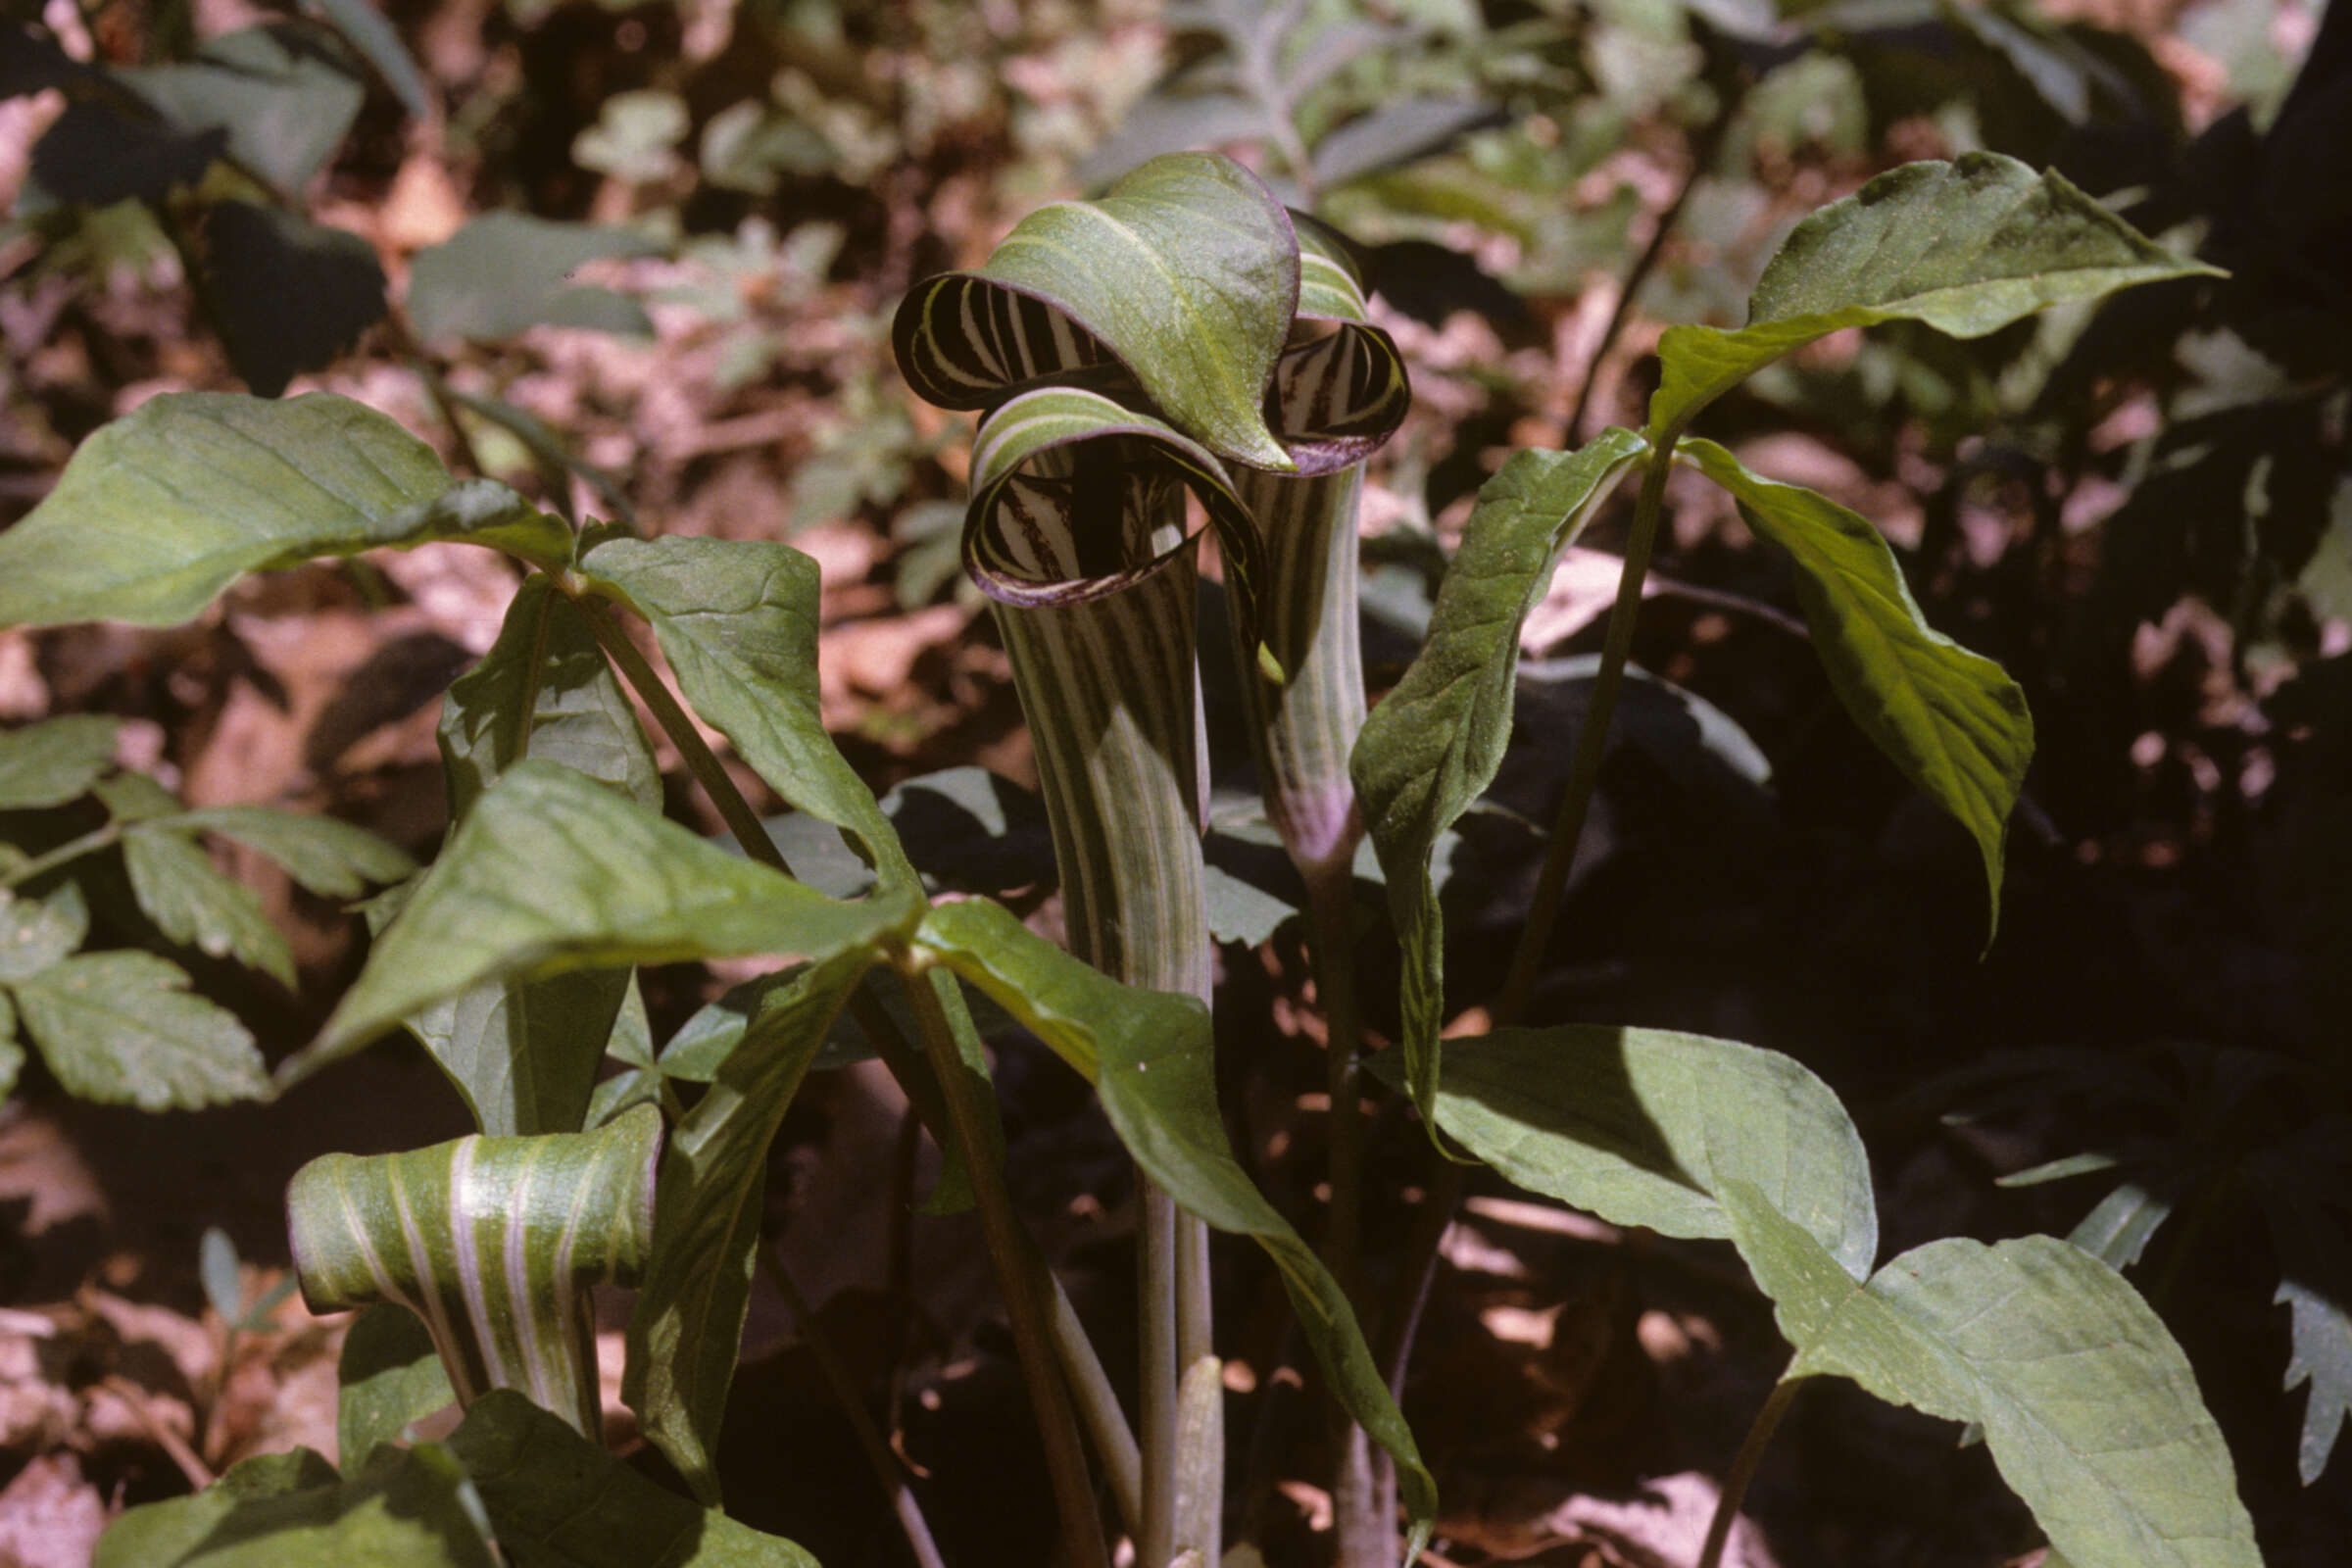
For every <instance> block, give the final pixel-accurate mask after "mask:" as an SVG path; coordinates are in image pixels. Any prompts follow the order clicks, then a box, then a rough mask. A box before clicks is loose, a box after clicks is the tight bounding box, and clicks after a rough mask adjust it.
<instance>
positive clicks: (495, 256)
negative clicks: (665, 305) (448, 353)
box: [408, 213, 662, 343]
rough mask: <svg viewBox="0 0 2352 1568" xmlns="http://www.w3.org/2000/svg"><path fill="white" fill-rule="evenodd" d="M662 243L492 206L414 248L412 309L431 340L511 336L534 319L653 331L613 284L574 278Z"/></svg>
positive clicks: (420, 332)
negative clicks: (592, 265) (435, 241)
mask: <svg viewBox="0 0 2352 1568" xmlns="http://www.w3.org/2000/svg"><path fill="white" fill-rule="evenodd" d="M661 248H662V247H661V246H660V245H659V244H658V243H657V242H655V241H653V240H650V239H648V238H646V237H645V236H644V235H642V234H638V233H635V232H633V231H632V230H629V229H625V228H606V227H598V226H595V225H592V224H587V223H560V222H556V221H552V220H549V219H544V218H533V217H530V216H529V215H527V214H523V213H485V214H483V215H482V216H481V217H479V218H476V219H474V220H473V221H470V222H468V223H467V224H466V226H465V227H464V228H461V229H459V230H458V232H457V233H456V234H454V235H452V236H451V237H450V238H449V239H448V240H446V241H445V242H443V243H442V244H439V245H435V246H432V247H430V248H429V249H426V250H421V251H418V252H417V259H416V261H415V262H414V263H412V264H411V267H410V271H409V296H408V312H409V320H410V323H411V324H412V325H413V326H414V327H415V328H416V331H417V338H418V339H419V340H421V341H422V342H425V343H444V342H449V341H452V340H455V339H460V338H499V337H513V336H514V335H515V334H516V333H518V332H521V331H523V330H524V329H526V328H528V327H533V326H538V325H541V324H543V323H544V324H547V325H551V326H588V327H596V328H599V329H600V330H603V331H607V332H620V333H633V334H637V335H651V333H652V332H653V323H652V321H650V320H648V319H647V318H646V314H645V308H644V307H643V306H641V305H639V304H638V303H637V302H636V301H634V300H632V299H629V298H628V297H627V296H625V295H621V294H615V293H613V291H612V290H611V289H607V288H594V287H589V286H587V285H583V284H574V283H572V282H571V281H570V278H571V274H572V273H573V272H574V271H576V270H579V268H581V267H582V266H584V265H585V264H587V263H589V262H594V261H601V260H604V259H605V258H608V257H615V256H648V255H652V254H654V253H655V252H657V251H659V250H660V249H661Z"/></svg>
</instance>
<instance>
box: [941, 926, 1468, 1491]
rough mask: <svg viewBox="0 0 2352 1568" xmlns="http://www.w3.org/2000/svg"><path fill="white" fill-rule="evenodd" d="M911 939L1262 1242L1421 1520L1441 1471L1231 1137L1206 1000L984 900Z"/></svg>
mask: <svg viewBox="0 0 2352 1568" xmlns="http://www.w3.org/2000/svg"><path fill="white" fill-rule="evenodd" d="M915 947H916V948H917V950H918V951H920V952H923V953H926V954H928V955H930V956H932V957H934V958H936V959H937V960H938V961H939V962H941V963H944V964H945V965H947V966H948V967H949V968H951V969H953V970H954V971H955V972H956V974H958V975H960V976H962V977H963V978H964V979H966V980H968V981H970V982H971V983H972V984H973V985H975V986H977V987H979V988H980V989H981V990H982V991H985V992H987V993H988V995H989V996H990V997H991V998H992V999H994V1000H995V1001H996V1002H997V1004H998V1005H1000V1006H1002V1007H1004V1008H1005V1010H1006V1011H1007V1012H1009V1013H1011V1014H1012V1015H1013V1016H1014V1017H1016V1018H1018V1019H1020V1020H1021V1022H1023V1023H1024V1024H1026V1025H1028V1026H1029V1028H1031V1029H1032V1030H1034V1031H1035V1032H1036V1033H1037V1035H1038V1037H1039V1038H1040V1039H1042V1040H1044V1041H1045V1042H1046V1044H1047V1045H1049V1046H1051V1047H1052V1048H1053V1049H1054V1052H1055V1053H1056V1054H1059V1055H1060V1056H1061V1057H1062V1059H1063V1060H1065V1061H1067V1062H1068V1063H1069V1064H1070V1065H1071V1066H1072V1067H1074V1068H1076V1069H1077V1070H1078V1071H1079V1072H1080V1073H1081V1074H1083V1075H1084V1076H1085V1077H1087V1078H1088V1079H1089V1080H1090V1081H1092V1082H1093V1083H1094V1085H1095V1089H1096V1092H1097V1094H1098V1095H1099V1096H1100V1097H1101V1099H1102V1102H1103V1112H1104V1114H1106V1115H1107V1116H1108V1117H1109V1118H1110V1124H1111V1126H1112V1127H1113V1128H1114V1129H1115V1130H1116V1131H1117V1132H1118V1135H1119V1139H1120V1142H1122V1143H1123V1144H1125V1145H1126V1146H1127V1151H1128V1152H1129V1153H1131V1154H1133V1155H1134V1156H1135V1161H1136V1163H1137V1165H1139V1166H1140V1167H1142V1169H1143V1171H1144V1173H1145V1174H1146V1175H1147V1176H1149V1177H1151V1179H1152V1181H1153V1182H1155V1183H1157V1184H1158V1185H1159V1186H1160V1187H1161V1188H1162V1189H1163V1190H1165V1191H1166V1192H1167V1193H1168V1194H1169V1195H1170V1196H1171V1197H1173V1198H1174V1199H1175V1200H1176V1201H1177V1202H1178V1203H1180V1204H1182V1205H1183V1206H1184V1207H1185V1208H1186V1209H1188V1210H1189V1211H1191V1212H1192V1213H1194V1214H1197V1215H1199V1216H1200V1217H1201V1219H1204V1220H1206V1221H1207V1222H1208V1223H1209V1224H1211V1225H1213V1226H1215V1227H1216V1228H1217V1229H1219V1230H1222V1231H1228V1232H1231V1233H1233V1234H1235V1235H1241V1236H1247V1237H1249V1238H1250V1239H1251V1240H1252V1241H1254V1242H1256V1243H1257V1244H1258V1245H1259V1246H1260V1247H1262V1248H1264V1249H1265V1250H1266V1252H1267V1255H1268V1256H1270V1257H1271V1258H1272V1259H1273V1260H1274V1265H1275V1268H1276V1270H1277V1271H1278V1272H1279V1273H1280V1274H1281V1276H1282V1283H1283V1288H1284V1289H1285V1290H1286V1291H1288V1292H1289V1293H1290V1297H1291V1301H1292V1304H1293V1306H1294V1307H1295V1308H1296V1309H1297V1311H1298V1314H1299V1324H1300V1326H1301V1327H1302V1329H1303V1330H1304V1332H1305V1334H1306V1338H1307V1343H1308V1344H1309V1346H1310V1347H1311V1348H1313V1350H1314V1352H1315V1357H1316V1359H1317V1360H1318V1361H1320V1362H1321V1363H1322V1366H1323V1370H1324V1374H1325V1376H1326V1377H1327V1378H1328V1379H1329V1380H1330V1383H1331V1387H1332V1388H1333V1390H1334V1391H1335V1392H1336V1393H1337V1395H1338V1397H1339V1398H1340V1399H1341V1401H1342V1402H1343V1403H1344V1404H1346V1405H1347V1407H1348V1412H1349V1413H1350V1414H1352V1415H1353V1416H1354V1417H1355V1419H1356V1420H1357V1421H1358V1422H1359V1423H1361V1424H1362V1426H1363V1428H1364V1430H1365V1431H1367V1432H1369V1433H1370V1434H1371V1435H1372V1438H1373V1440H1374V1441H1375V1442H1377V1443H1379V1444H1380V1446H1382V1447H1384V1448H1386V1449H1387V1450H1388V1451H1389V1453H1390V1454H1391V1455H1392V1456H1394V1457H1395V1459H1396V1461H1397V1479H1398V1483H1399V1486H1400V1488H1401V1490H1402V1492H1403V1495H1404V1499H1405V1504H1406V1507H1407V1508H1408V1509H1409V1510H1410V1512H1411V1514H1412V1517H1413V1519H1414V1521H1415V1528H1416V1532H1417V1533H1418V1532H1419V1531H1421V1530H1423V1529H1425V1528H1426V1526H1427V1522H1428V1521H1429V1520H1430V1519H1431V1518H1432V1517H1433V1515H1434V1513H1435V1510H1436V1506H1437V1488H1436V1484H1435V1482H1434V1481H1433V1480H1432V1479H1431V1477H1430V1474H1429V1472H1428V1470H1427V1469H1426V1468H1424V1467H1423V1465H1422V1463H1421V1457H1420V1451H1419V1449H1418V1448H1417V1447H1416V1446H1414V1443H1413V1436H1412V1433H1411V1431H1410V1430H1409V1429H1407V1428H1406V1426H1405V1424H1404V1418H1403V1416H1402V1415H1400V1414H1399V1413H1398V1412H1397V1406H1396V1403H1395V1401H1393V1400H1392V1399H1391V1398H1390V1397H1389V1391H1388V1389H1387V1387H1386V1385H1385V1384H1384V1383H1383V1382H1382V1380H1381V1376H1380V1372H1379V1369H1378V1368H1377V1367H1376V1366H1375V1365H1374V1364H1373V1360H1372V1355H1371V1351H1370V1350H1369V1348H1367V1347H1366V1346H1365V1344H1364V1338H1363V1331H1362V1330H1361V1328H1359V1327H1358V1326H1357V1324H1356V1321H1355V1315H1354V1313H1353V1311H1352V1310H1350V1308H1349V1307H1348V1299H1347V1297H1346V1295H1345V1294H1343V1293H1342V1292H1341V1290H1340V1288H1339V1285H1338V1283H1337V1282H1336V1281H1334V1280H1333V1279H1332V1277H1331V1275H1330V1273H1329V1272H1328V1271H1327V1270H1326V1269H1325V1268H1324V1267H1323V1264H1322V1262H1321V1260H1320V1259H1318V1258H1317V1257H1316V1256H1315V1254H1314V1252H1313V1250H1311V1249H1309V1248H1308V1247H1307V1246H1306V1244H1305V1243H1304V1242H1302V1241H1300V1240H1299V1233H1298V1232H1297V1231H1295V1230H1293V1229H1292V1228H1291V1224H1290V1221H1288V1220H1286V1219H1284V1218H1283V1217H1282V1215H1281V1213H1280V1212H1278V1211H1277V1210H1276V1209H1275V1208H1274V1206H1273V1205H1272V1204H1270V1203H1268V1202H1267V1201H1266V1200H1265V1198H1264V1197H1263V1196H1262V1195H1261V1194H1260V1193H1259V1192H1258V1190H1257V1189H1256V1187H1254V1186H1253V1185H1251V1183H1250V1178H1249V1176H1248V1175H1247V1174H1245V1173H1244V1172H1243V1170H1242V1168H1241V1166H1240V1165H1238V1164H1237V1163H1235V1161H1234V1158H1233V1154H1232V1152H1231V1149H1230V1147H1229V1146H1228V1145H1227V1143H1226V1141H1225V1127H1224V1122H1223V1121H1222V1119H1221V1118H1220V1117H1219V1115H1218V1111H1217V1102H1216V1083H1215V1075H1214V1067H1213V1051H1214V1048H1213V1045H1212V1043H1211V1040H1210V1037H1209V1022H1208V1011H1207V1009H1206V1008H1205V1007H1203V1006H1201V1004H1200V1003H1199V1002H1198V1001H1196V1000H1194V999H1193V998H1190V997H1181V996H1176V995H1173V994H1171V993H1166V992H1156V991H1140V990H1136V989H1134V988H1132V987H1129V986H1123V985H1120V984H1119V983H1118V982H1117V981H1115V980H1112V979H1110V978H1109V977H1108V976H1106V975H1104V974H1102V973H1101V972H1099V971H1098V970H1096V969H1094V968H1092V967H1090V966H1089V965H1088V964H1086V963H1084V962H1082V961H1080V960H1079V959H1077V958H1075V957H1073V956H1070V955H1069V954H1066V953H1064V952H1062V951H1061V950H1060V949H1059V948H1056V947H1054V945H1053V944H1051V943H1049V942H1047V941H1045V940H1044V939H1043V938H1041V937H1038V936H1035V935H1033V934H1031V933H1030V932H1029V931H1028V930H1026V929H1025V928H1023V927H1022V925H1021V923H1020V922H1019V921H1018V920H1016V919H1014V918H1013V917H1012V915H1011V914H1009V913H1008V912H1006V910H1005V908H1004V907H1002V906H1001V905H997V904H993V903H989V902H987V901H985V900H970V901H967V902H963V903H956V904H942V905H938V906H935V907H933V908H932V909H931V911H930V913H929V914H928V915H927V916H926V917H925V919H924V921H923V924H922V927H921V929H920V930H919V931H918V932H917V934H916V937H915Z"/></svg>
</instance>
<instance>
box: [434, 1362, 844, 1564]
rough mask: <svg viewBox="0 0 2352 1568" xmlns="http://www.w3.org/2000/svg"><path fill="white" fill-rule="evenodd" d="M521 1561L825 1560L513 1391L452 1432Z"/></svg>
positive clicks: (453, 1445)
mask: <svg viewBox="0 0 2352 1568" xmlns="http://www.w3.org/2000/svg"><path fill="white" fill-rule="evenodd" d="M449 1451H450V1452H451V1453H453V1454H455V1455H457V1457H458V1460H459V1462H460V1463H462V1464H463V1465H465V1467H466V1474H467V1475H468V1476H469V1477H471V1478H472V1481H473V1485H474V1487H475V1488H476V1489H477V1490H478V1491H479V1492H480V1494H481V1498H482V1506H483V1508H484V1509H485V1510H487V1512H488V1513H489V1515H490V1522H491V1524H492V1525H493V1526H494V1527H496V1529H497V1532H498V1543H499V1545H500V1546H501V1547H502V1548H503V1549H504V1550H505V1552H506V1554H507V1560H508V1562H509V1563H510V1564H511V1565H512V1568H817V1564H816V1559H815V1558H813V1557H811V1556H809V1554H808V1553H807V1552H805V1551H803V1550H802V1549H801V1548H800V1547H798V1546H796V1545H794V1544H792V1543H791V1542H789V1541H786V1540H784V1539H783V1538H782V1537H781V1536H770V1535H765V1534H763V1533H761V1532H760V1531H757V1530H754V1529H752V1528H751V1527H750V1526H748V1525H743V1524H738V1523H737V1522H736V1521H734V1520H732V1519H729V1518H728V1517H727V1516H726V1515H725V1514H723V1513H720V1512H719V1511H718V1510H717V1509H716V1508H709V1509H706V1508H701V1507H698V1506H696V1505H695V1504H694V1503H692V1502H689V1501H687V1500H686V1499H685V1498H684V1497H681V1496H679V1495H677V1494H676V1493H674V1492H670V1491H668V1490H666V1489H665V1488H663V1487H662V1485H661V1484H660V1483H659V1482H657V1481H654V1480H653V1479H651V1478H650V1477H648V1476H645V1475H643V1474H641V1473H639V1472H638V1471H636V1470H634V1469H632V1468H630V1467H629V1466H628V1465H626V1464H623V1463H622V1462H621V1461H620V1460H618V1459H615V1458H614V1457H613V1455H612V1454H610V1453H607V1452H606V1451H605V1450H604V1448H603V1447H602V1446H599V1445H597V1444H595V1443H592V1442H590V1441H589V1440H588V1439H586V1438H583V1437H581V1436H580V1435H579V1434H578V1433H577V1432H574V1431H573V1430H572V1429H571V1428H569V1427H567V1426H565V1425H564V1423H563V1422H561V1421H558V1420H557V1419H556V1418H555V1417H553V1416H551V1415H549V1414H547V1412H545V1411H544V1410H540V1409H538V1408H536V1407H535V1406H533V1405H532V1404H531V1403H529V1402H528V1401H527V1400H525V1399H522V1398H520V1397H516V1396H515V1395H511V1394H492V1395H489V1396H486V1397H484V1398H482V1400H481V1401H480V1402H479V1403H477V1404H476V1405H474V1406H473V1408H472V1409H470V1410H469V1411H467V1412H466V1420H465V1421H464V1423H463V1424H461V1425H460V1426H459V1428H458V1430H457V1431H455V1432H453V1433H451V1434H450V1435H449Z"/></svg>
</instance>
